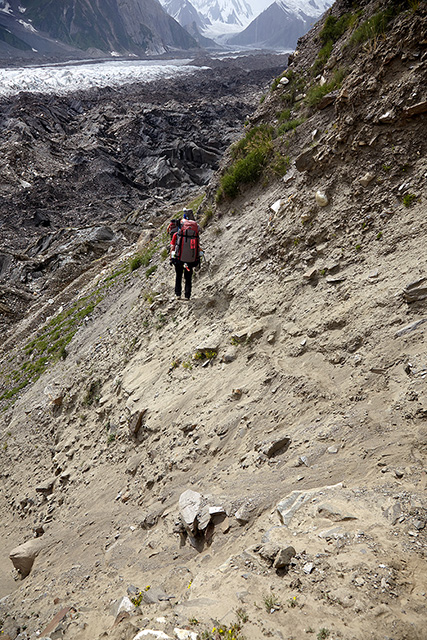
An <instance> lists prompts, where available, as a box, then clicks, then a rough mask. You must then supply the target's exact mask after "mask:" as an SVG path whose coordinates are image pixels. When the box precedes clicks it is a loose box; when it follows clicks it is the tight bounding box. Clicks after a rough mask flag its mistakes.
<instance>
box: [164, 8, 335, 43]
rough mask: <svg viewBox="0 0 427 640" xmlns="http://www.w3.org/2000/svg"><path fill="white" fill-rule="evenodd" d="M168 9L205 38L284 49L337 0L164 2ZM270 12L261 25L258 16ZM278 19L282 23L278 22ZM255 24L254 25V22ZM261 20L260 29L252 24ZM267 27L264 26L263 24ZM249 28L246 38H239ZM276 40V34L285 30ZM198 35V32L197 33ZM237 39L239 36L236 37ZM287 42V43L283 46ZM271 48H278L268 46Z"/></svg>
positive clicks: (179, 20)
mask: <svg viewBox="0 0 427 640" xmlns="http://www.w3.org/2000/svg"><path fill="white" fill-rule="evenodd" d="M161 2H162V4H163V7H164V8H165V10H166V11H167V12H168V13H169V14H170V15H171V16H173V17H174V18H175V20H177V22H179V24H180V25H182V26H183V27H185V28H187V29H188V27H189V25H192V28H193V29H194V25H196V28H197V30H198V31H200V32H201V33H202V34H203V35H205V36H210V37H213V38H215V37H218V36H221V35H224V34H229V39H228V42H230V43H232V44H247V45H249V46H250V45H251V44H257V45H261V44H262V43H264V42H265V43H270V41H271V42H275V41H276V40H278V42H279V45H278V46H280V47H283V46H286V47H288V46H289V47H293V46H294V44H295V43H296V41H297V39H298V38H299V36H301V35H303V33H306V31H308V29H309V27H310V25H311V24H312V23H313V22H315V20H316V19H318V18H319V17H320V16H321V15H322V14H323V13H324V12H325V11H326V9H328V8H329V7H330V6H331V5H332V4H333V0H276V2H272V0H161ZM266 11H268V14H267V19H266V20H265V18H266V16H263V18H262V19H261V22H260V23H259V21H258V16H259V15H260V14H261V15H262V14H263V13H265V12H266ZM276 20H277V21H278V23H276ZM251 21H252V23H251ZM255 21H258V23H257V24H256V26H254V27H252V26H251V25H252V24H253V23H254V22H255ZM264 22H266V25H265V26H263V23H264ZM246 27H247V28H248V29H249V32H248V33H245V35H244V36H243V38H239V36H238V35H236V34H239V33H240V32H242V30H243V29H245V28H246ZM283 30H284V33H282V35H279V36H277V37H276V32H278V31H283ZM193 35H194V33H193ZM232 36H235V37H232ZM283 41H285V42H286V43H292V44H286V45H282V42H283ZM266 46H268V47H272V46H276V45H273V44H266Z"/></svg>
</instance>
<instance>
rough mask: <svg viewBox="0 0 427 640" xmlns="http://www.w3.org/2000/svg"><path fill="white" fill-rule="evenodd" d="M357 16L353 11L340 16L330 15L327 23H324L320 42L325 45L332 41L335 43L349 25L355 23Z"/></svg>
mask: <svg viewBox="0 0 427 640" xmlns="http://www.w3.org/2000/svg"><path fill="white" fill-rule="evenodd" d="M354 20H355V16H353V14H351V13H345V14H344V15H342V16H341V17H340V18H337V17H336V16H332V15H329V16H328V17H327V18H326V20H325V24H324V25H323V29H322V31H321V32H320V34H319V38H320V42H321V43H322V44H323V45H326V44H328V43H329V42H332V44H334V43H335V42H336V41H337V40H339V38H341V36H342V35H343V33H345V31H347V29H348V27H349V26H350V25H352V24H353V23H354Z"/></svg>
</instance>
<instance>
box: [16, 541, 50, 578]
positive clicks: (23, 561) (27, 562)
mask: <svg viewBox="0 0 427 640" xmlns="http://www.w3.org/2000/svg"><path fill="white" fill-rule="evenodd" d="M44 546H45V544H44V543H43V542H42V541H41V539H40V538H34V539H32V540H28V542H24V544H20V545H19V546H18V547H15V548H14V549H12V551H11V552H10V554H9V558H10V559H11V561H12V564H13V566H14V567H15V569H16V570H17V571H19V573H20V574H21V576H22V577H23V578H25V577H26V576H28V574H29V573H30V571H31V569H32V568H33V564H34V560H35V559H36V558H37V556H38V555H39V553H40V551H41V550H42V548H43V547H44Z"/></svg>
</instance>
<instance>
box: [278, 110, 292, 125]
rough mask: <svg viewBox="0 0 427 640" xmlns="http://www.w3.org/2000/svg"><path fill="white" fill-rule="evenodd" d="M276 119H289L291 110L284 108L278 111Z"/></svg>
mask: <svg viewBox="0 0 427 640" xmlns="http://www.w3.org/2000/svg"><path fill="white" fill-rule="evenodd" d="M277 119H278V120H279V122H283V121H284V120H290V119H291V110H290V109H284V110H283V111H281V112H280V113H278V114H277Z"/></svg>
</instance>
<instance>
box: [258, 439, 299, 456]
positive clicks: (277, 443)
mask: <svg viewBox="0 0 427 640" xmlns="http://www.w3.org/2000/svg"><path fill="white" fill-rule="evenodd" d="M291 442H292V440H291V439H290V437H289V436H288V435H280V436H277V438H274V440H265V441H264V442H260V443H258V444H257V445H256V446H255V450H256V451H259V452H260V453H262V454H264V455H265V456H267V458H273V457H274V456H278V455H281V454H283V453H285V452H286V451H287V450H288V449H289V446H290V444H291Z"/></svg>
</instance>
